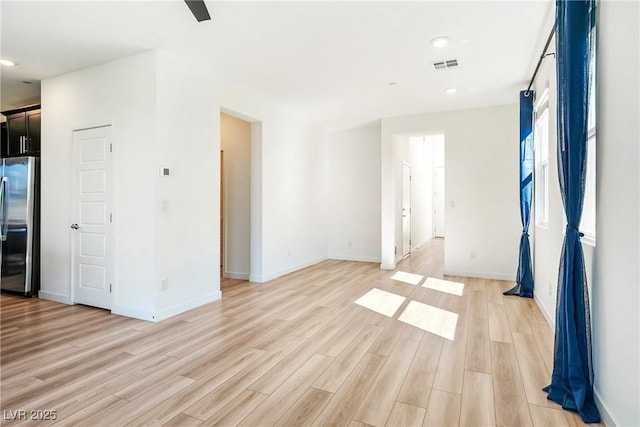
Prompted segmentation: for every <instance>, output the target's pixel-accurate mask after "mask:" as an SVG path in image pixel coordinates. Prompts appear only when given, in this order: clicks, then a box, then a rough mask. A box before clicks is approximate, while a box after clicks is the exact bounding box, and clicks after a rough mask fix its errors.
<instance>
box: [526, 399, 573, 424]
mask: <svg viewBox="0 0 640 427" xmlns="http://www.w3.org/2000/svg"><path fill="white" fill-rule="evenodd" d="M529 413H530V414H531V419H532V421H533V425H534V427H548V426H554V427H570V424H569V422H568V421H567V417H565V415H564V411H563V410H562V409H553V408H547V407H544V406H538V405H533V404H529Z"/></svg>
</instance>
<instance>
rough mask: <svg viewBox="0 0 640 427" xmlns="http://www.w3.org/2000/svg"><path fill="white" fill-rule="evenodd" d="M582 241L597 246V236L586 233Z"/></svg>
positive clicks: (584, 243)
mask: <svg viewBox="0 0 640 427" xmlns="http://www.w3.org/2000/svg"><path fill="white" fill-rule="evenodd" d="M580 241H581V242H582V244H583V245H588V246H592V247H594V248H595V247H596V236H593V235H590V234H585V235H584V236H583V237H582V238H581V239H580Z"/></svg>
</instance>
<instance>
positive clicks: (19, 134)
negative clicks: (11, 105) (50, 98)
mask: <svg viewBox="0 0 640 427" xmlns="http://www.w3.org/2000/svg"><path fill="white" fill-rule="evenodd" d="M39 107H40V106H37V107H26V108H24V109H20V110H12V111H6V112H4V113H3V114H4V115H5V116H6V117H7V122H6V123H7V136H6V140H5V141H3V144H2V145H3V147H2V156H3V157H11V156H29V155H30V156H39V155H40V117H41V112H40V108H39Z"/></svg>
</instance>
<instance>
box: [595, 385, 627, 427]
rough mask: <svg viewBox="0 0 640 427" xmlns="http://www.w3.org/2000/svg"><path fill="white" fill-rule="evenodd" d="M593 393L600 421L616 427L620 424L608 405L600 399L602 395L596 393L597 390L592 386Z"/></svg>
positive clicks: (608, 426) (609, 426)
mask: <svg viewBox="0 0 640 427" xmlns="http://www.w3.org/2000/svg"><path fill="white" fill-rule="evenodd" d="M593 395H594V397H595V401H596V406H597V407H598V411H600V418H602V423H603V424H604V425H605V426H607V427H616V426H621V425H622V424H620V423H619V422H618V420H617V419H616V418H615V417H614V416H613V414H612V413H611V411H610V410H609V407H608V406H607V404H606V403H604V401H603V400H602V396H600V393H598V390H597V389H596V388H595V387H594V388H593Z"/></svg>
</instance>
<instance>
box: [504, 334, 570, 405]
mask: <svg viewBox="0 0 640 427" xmlns="http://www.w3.org/2000/svg"><path fill="white" fill-rule="evenodd" d="M513 344H514V348H515V350H516V358H517V359H518V366H519V367H520V375H521V377H522V383H523V384H524V390H525V393H526V395H527V402H529V403H533V404H534V405H540V406H546V407H549V408H559V407H560V406H559V405H557V404H556V403H554V402H552V401H551V400H548V399H547V393H545V392H544V391H542V389H543V388H544V387H546V386H548V385H549V383H550V382H551V375H550V374H549V371H547V368H546V366H545V364H544V361H543V359H542V356H541V355H540V352H539V351H538V346H537V344H536V342H535V338H534V337H533V335H530V334H521V333H513Z"/></svg>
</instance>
